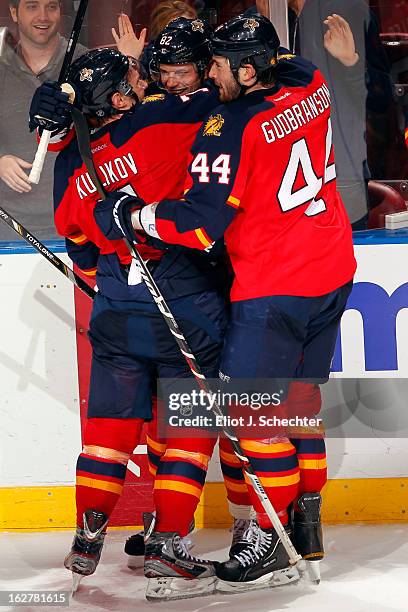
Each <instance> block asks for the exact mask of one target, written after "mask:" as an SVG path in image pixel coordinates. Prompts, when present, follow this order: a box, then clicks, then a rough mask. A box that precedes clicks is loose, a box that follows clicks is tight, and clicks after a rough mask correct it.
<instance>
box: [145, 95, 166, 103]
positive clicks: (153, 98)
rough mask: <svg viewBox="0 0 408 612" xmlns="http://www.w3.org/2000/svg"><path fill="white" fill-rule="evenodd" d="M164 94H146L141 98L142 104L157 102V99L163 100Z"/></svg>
mask: <svg viewBox="0 0 408 612" xmlns="http://www.w3.org/2000/svg"><path fill="white" fill-rule="evenodd" d="M165 97H166V96H165V95H164V94H152V95H151V96H146V97H145V98H143V101H142V104H147V103H148V102H158V101H159V100H164V98H165Z"/></svg>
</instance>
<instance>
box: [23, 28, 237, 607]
mask: <svg viewBox="0 0 408 612" xmlns="http://www.w3.org/2000/svg"><path fill="white" fill-rule="evenodd" d="M176 21H177V22H176V23H173V24H171V26H169V27H168V28H167V29H166V30H165V32H163V35H162V39H163V36H164V42H165V43H166V48H165V49H164V52H163V53H162V54H161V55H160V57H161V59H163V58H166V59H169V58H170V56H171V55H170V53H167V52H166V49H167V47H168V48H169V51H171V50H172V49H173V50H174V47H175V49H176V51H177V58H176V60H178V61H174V62H173V64H174V65H172V63H171V62H168V63H166V65H165V66H162V65H161V64H160V66H159V68H160V69H161V71H160V77H161V79H162V81H163V85H166V87H167V88H169V89H170V88H172V89H174V94H176V92H177V93H178V95H166V93H165V92H164V91H163V93H160V94H155V95H152V96H148V97H147V98H145V99H144V101H143V103H142V104H141V105H139V106H138V107H137V108H136V109H135V110H134V112H131V111H132V110H133V106H134V104H135V99H134V94H133V92H132V88H131V87H129V85H130V83H131V78H130V76H129V73H128V69H129V62H128V60H127V59H126V58H125V57H124V56H122V55H120V54H118V53H117V52H115V51H113V50H107V49H101V50H95V51H92V52H90V53H88V54H86V55H85V56H83V57H82V58H80V59H79V60H77V62H75V63H74V64H73V66H72V68H71V72H70V77H69V82H70V84H71V85H72V86H73V87H74V89H75V91H76V94H77V102H76V104H77V106H78V107H79V108H80V109H81V110H82V112H83V113H84V114H85V115H86V116H87V117H88V119H89V121H90V124H91V127H92V128H93V129H92V132H91V149H92V154H93V160H94V163H95V166H96V168H97V173H98V176H99V178H100V180H101V182H102V183H103V186H104V188H105V189H106V190H107V191H110V190H112V189H126V191H127V192H129V191H130V193H135V192H137V193H139V194H140V195H142V197H144V198H145V199H147V200H150V201H154V200H155V199H157V198H162V197H175V198H178V197H181V195H182V190H183V183H184V177H185V172H186V168H187V166H188V154H189V149H190V147H191V144H192V142H193V140H194V137H195V134H196V132H197V130H198V128H199V127H200V125H201V120H202V118H203V116H205V114H206V113H207V112H208V111H209V110H210V109H211V108H214V106H215V105H217V104H218V103H219V100H218V93H217V91H216V90H215V89H214V88H213V87H207V86H206V85H205V84H204V85H203V79H204V75H205V67H206V65H207V63H208V61H209V59H210V53H209V48H208V35H207V34H208V30H207V27H206V26H205V24H204V22H202V21H201V20H194V21H190V20H186V19H179V20H176ZM170 42H171V44H169V43H170ZM133 76H134V75H133ZM177 83H178V84H177ZM201 85H202V87H201V88H198V89H197V87H199V86H201ZM37 111H38V112H37V113H35V112H33V113H32V114H33V115H35V114H38V115H44V114H46V113H44V112H41V109H40V110H39V109H37ZM120 115H123V116H122V118H120V119H119V116H120ZM114 119H119V120H116V121H114ZM64 145H65V148H64V149H63V151H61V153H60V155H59V157H58V159H57V162H56V166H55V222H56V226H57V229H58V231H59V233H61V234H62V235H64V236H66V237H67V249H68V252H69V255H70V256H71V258H72V259H73V260H74V261H75V262H76V263H77V264H78V265H79V267H80V268H81V269H83V270H87V271H88V272H90V273H92V271H93V270H94V269H95V268H96V267H97V283H98V288H99V292H98V295H97V296H96V298H95V301H94V306H93V311H92V317H91V325H90V334H89V335H90V339H91V343H92V348H93V360H92V373H91V387H90V397H89V406H88V421H87V426H86V429H85V431H84V436H83V437H84V448H83V452H82V453H81V455H80V457H79V459H78V464H77V512H78V514H77V521H78V529H77V534H76V536H75V539H74V543H73V548H72V551H71V553H70V554H69V555H68V557H67V559H66V561H65V565H66V567H67V568H69V569H71V570H72V571H73V572H74V573H77V574H78V575H87V574H91V573H93V571H95V568H96V566H97V563H98V561H99V556H100V553H101V550H102V545H103V538H104V534H105V532H106V524H107V521H108V518H109V516H110V514H111V512H112V510H113V508H114V506H115V504H116V501H117V499H118V498H119V496H120V493H121V490H122V486H123V481H124V478H125V473H126V463H127V460H128V458H129V455H130V454H131V453H132V452H133V449H134V448H135V446H136V445H137V443H138V440H139V436H140V430H141V426H142V424H143V421H144V420H145V419H150V418H151V416H152V412H151V410H152V407H151V396H152V392H154V385H155V381H156V378H158V377H164V378H182V377H190V376H191V374H190V371H189V370H188V368H187V365H186V364H185V362H184V359H183V358H182V355H181V354H180V353H179V350H178V348H177V345H176V344H175V343H174V340H173V338H172V336H171V335H170V333H169V332H168V329H167V327H166V325H165V323H164V322H163V320H162V315H161V314H160V313H159V312H158V310H157V307H156V305H155V304H154V303H153V302H152V300H151V297H150V295H149V293H148V291H147V289H146V287H145V285H144V283H142V282H141V277H140V275H139V274H138V271H137V268H136V267H135V266H133V265H132V264H131V261H132V260H131V257H130V254H129V252H128V250H127V248H126V246H125V244H124V241H123V240H122V239H121V237H120V236H119V237H117V239H116V238H115V236H113V234H112V232H110V231H109V230H108V231H101V230H100V228H99V227H98V225H97V224H96V223H95V220H94V217H93V209H94V207H95V204H96V202H97V199H98V197H99V196H98V194H97V192H96V188H95V185H94V183H93V182H92V180H91V178H90V176H89V174H88V171H87V168H86V167H85V165H84V163H83V160H82V159H81V156H80V154H79V150H78V145H77V142H76V139H73V140H72V141H71V142H70V144H68V146H66V142H65V143H64ZM122 194H123V192H122ZM161 247H162V245H161V244H158V245H156V246H154V247H153V246H150V245H147V244H141V245H140V246H139V250H140V252H141V253H142V254H143V257H144V258H146V259H148V260H149V267H150V269H151V271H152V273H153V276H154V278H155V280H156V282H157V283H158V285H159V287H160V288H161V290H162V291H163V293H164V294H165V295H166V300H168V301H169V303H170V304H171V308H172V310H173V311H174V313H175V316H176V318H177V319H178V320H179V321H180V325H181V326H182V327H183V330H184V332H185V334H186V337H187V339H188V341H189V342H190V343H191V345H192V348H193V350H194V352H195V354H196V356H197V359H198V362H199V364H200V367H202V369H203V371H204V372H205V373H206V375H207V376H215V375H216V374H217V371H218V361H219V353H220V348H221V341H222V337H223V333H224V331H225V323H226V317H225V309H224V300H223V298H222V296H221V295H220V294H219V292H218V288H217V287H216V281H215V279H214V273H213V271H214V267H213V265H212V259H213V258H212V257H207V256H205V257H202V255H199V256H198V257H197V256H195V255H193V254H192V253H191V254H190V253H189V252H187V251H186V250H182V249H181V250H180V249H178V248H176V249H171V250H165V251H163V248H161ZM209 270H211V274H209ZM214 443H215V440H214V439H203V440H201V439H199V438H195V439H192V440H191V439H188V438H181V437H179V438H177V439H174V440H173V439H167V440H166V450H165V452H164V455H163V456H162V457H161V459H160V464H159V468H158V473H157V476H156V479H155V490H154V501H155V507H156V525H155V530H154V532H153V534H152V535H151V536H150V538H149V543H148V549H147V550H146V562H145V573H146V575H147V576H148V577H155V578H157V577H160V576H166V577H167V581H166V580H161V582H160V585H159V587H160V588H159V589H158V590H157V591H156V590H155V582H157V580H152V581H151V584H150V585H149V589H150V591H149V592H148V596H151V597H159V598H160V597H169V596H171V587H170V584H169V586H168V588H167V584H166V585H165V582H166V583H167V582H169V583H170V582H171V579H172V577H180V576H181V577H183V578H187V579H190V580H188V582H189V583H190V588H189V589H188V596H191V595H194V594H200V593H201V591H202V590H203V591H204V592H206V593H207V592H211V588H213V585H214V583H215V574H214V565H213V564H212V563H211V562H208V561H202V560H200V559H196V558H193V557H191V556H190V555H189V553H188V551H187V550H186V548H185V546H184V543H183V540H182V536H184V535H186V534H187V532H188V529H189V524H190V522H191V519H192V518H193V516H194V511H195V508H196V506H197V503H198V501H199V498H200V494H201V490H202V487H203V484H204V479H205V475H206V470H207V465H208V461H209V459H210V456H211V454H212V450H213V446H214ZM193 578H201V579H202V580H199V581H196V582H199V583H200V586H196V587H195V586H194V580H191V579H193ZM165 587H166V588H165ZM194 589H196V590H195V591H194ZM180 595H183V592H182V591H181V592H179V596H180Z"/></svg>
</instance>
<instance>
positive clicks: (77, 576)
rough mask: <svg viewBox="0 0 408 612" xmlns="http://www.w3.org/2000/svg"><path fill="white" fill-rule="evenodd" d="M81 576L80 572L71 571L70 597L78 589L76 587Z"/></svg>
mask: <svg viewBox="0 0 408 612" xmlns="http://www.w3.org/2000/svg"><path fill="white" fill-rule="evenodd" d="M82 578H83V575H82V574H76V573H75V572H72V588H71V597H74V596H75V593H76V592H77V590H78V587H79V585H80V582H81V580H82Z"/></svg>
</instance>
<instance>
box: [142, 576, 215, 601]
mask: <svg viewBox="0 0 408 612" xmlns="http://www.w3.org/2000/svg"><path fill="white" fill-rule="evenodd" d="M216 582H217V577H216V576H211V577H209V578H197V579H193V580H189V579H187V578H165V577H163V578H150V579H149V582H148V584H147V589H146V599H147V600H148V601H170V600H174V599H190V598H192V597H204V596H205V595H211V594H212V593H214V592H215V587H216Z"/></svg>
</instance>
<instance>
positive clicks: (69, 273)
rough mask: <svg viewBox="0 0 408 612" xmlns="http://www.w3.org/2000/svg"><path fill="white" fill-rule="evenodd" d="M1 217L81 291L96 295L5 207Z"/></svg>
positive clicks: (0, 214)
mask: <svg viewBox="0 0 408 612" xmlns="http://www.w3.org/2000/svg"><path fill="white" fill-rule="evenodd" d="M0 219H1V220H2V221H4V223H7V225H9V226H10V227H11V229H13V230H14V231H15V232H17V234H18V235H19V236H20V238H23V240H25V241H26V242H28V244H29V245H31V246H32V247H34V248H35V249H36V251H38V252H39V253H40V255H42V256H43V257H45V259H47V261H49V262H50V263H51V264H52V265H53V266H54V267H55V268H57V270H59V272H61V274H63V275H64V276H66V277H67V278H69V280H70V281H71V282H73V283H74V285H76V286H77V287H78V289H81V291H83V292H84V293H86V295H87V296H88V297H90V298H91V299H93V298H94V297H95V291H94V290H93V289H92V287H90V286H89V285H88V284H87V283H86V282H85V281H84V280H82V278H81V277H80V276H78V274H76V273H75V272H74V271H73V270H72V269H71V268H69V267H68V266H67V265H66V264H64V262H63V261H62V259H60V258H59V257H57V256H56V255H54V253H52V252H51V251H50V250H49V249H47V247H46V246H45V245H44V244H43V243H42V242H40V241H39V240H38V239H37V238H36V237H35V236H33V235H32V234H30V232H29V231H28V230H26V228H25V227H24V226H23V225H21V223H19V222H18V221H16V219H14V217H12V216H11V215H9V214H8V212H6V211H5V210H4V208H1V207H0Z"/></svg>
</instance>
